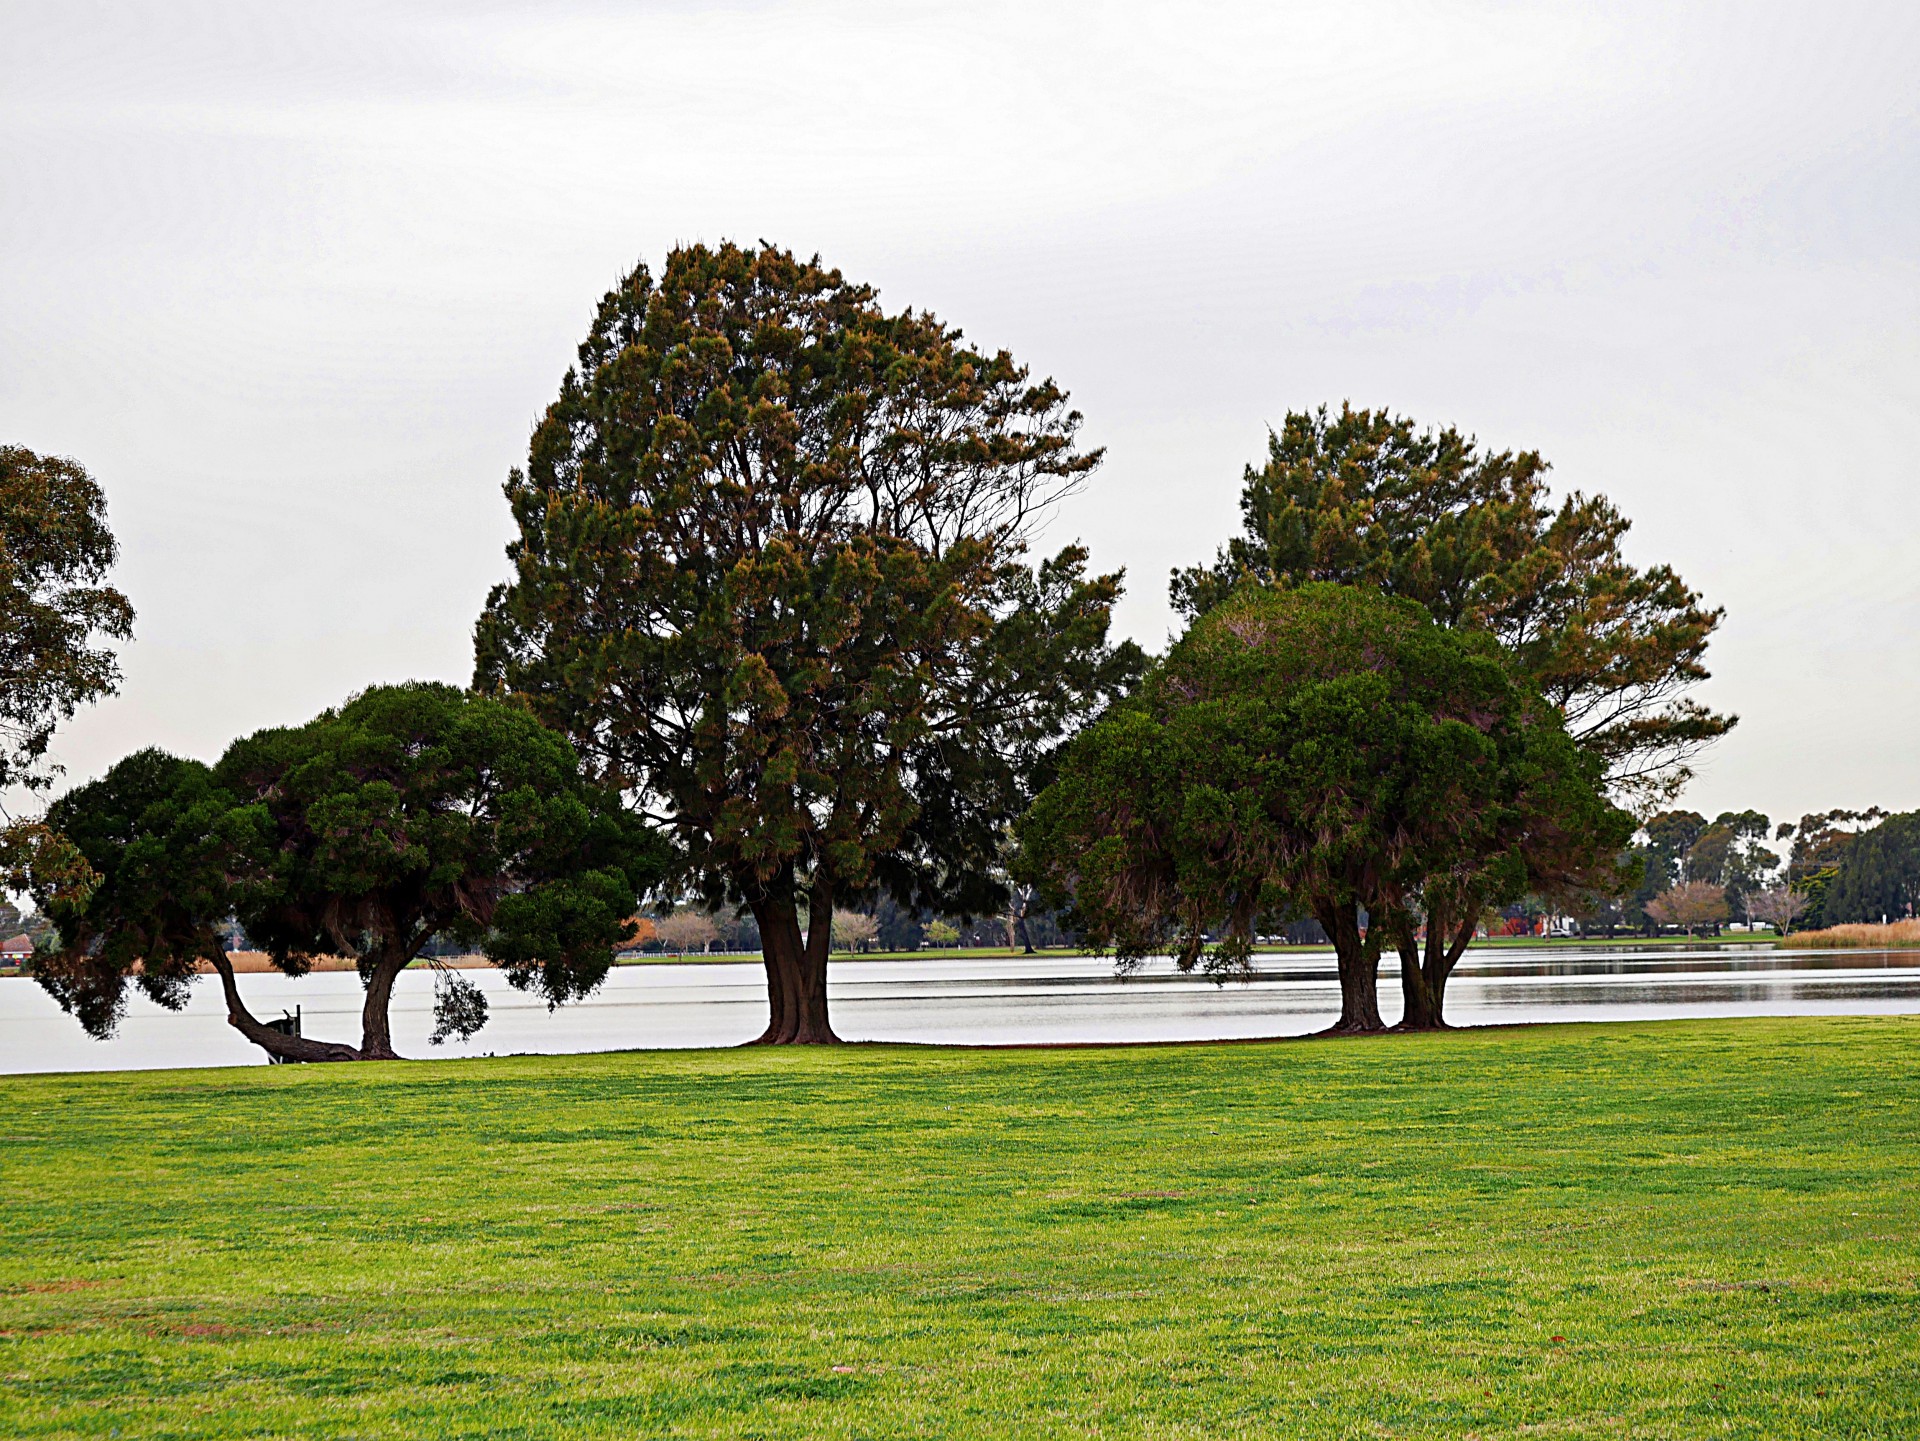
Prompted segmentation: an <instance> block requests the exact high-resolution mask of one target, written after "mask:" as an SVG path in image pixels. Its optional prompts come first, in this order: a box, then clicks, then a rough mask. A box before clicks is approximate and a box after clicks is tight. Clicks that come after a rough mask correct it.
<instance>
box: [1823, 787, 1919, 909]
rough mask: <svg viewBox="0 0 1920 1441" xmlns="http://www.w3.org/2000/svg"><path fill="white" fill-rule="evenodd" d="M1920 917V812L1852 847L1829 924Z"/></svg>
mask: <svg viewBox="0 0 1920 1441" xmlns="http://www.w3.org/2000/svg"><path fill="white" fill-rule="evenodd" d="M1912 915H1920V811H1908V812H1906V813H1905V814H1904V815H1894V816H1888V817H1887V818H1886V819H1885V820H1883V821H1881V822H1880V824H1879V825H1877V826H1875V827H1874V828H1873V829H1872V830H1869V831H1862V832H1861V833H1860V834H1859V835H1857V836H1855V837H1854V838H1853V840H1852V842H1851V843H1850V844H1849V845H1847V846H1846V848H1845V850H1844V852H1843V854H1842V856H1841V859H1840V873H1839V874H1838V875H1837V876H1836V877H1834V880H1833V885H1832V887H1831V889H1829V890H1828V892H1827V895H1826V907H1825V924H1827V925H1834V924H1838V923H1845V922H1848V921H1882V920H1899V919H1902V918H1904V917H1907V916H1912Z"/></svg>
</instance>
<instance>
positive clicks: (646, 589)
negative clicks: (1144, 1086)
mask: <svg viewBox="0 0 1920 1441" xmlns="http://www.w3.org/2000/svg"><path fill="white" fill-rule="evenodd" d="M1079 424H1080V417H1079V415H1078V414H1077V413H1076V412H1074V411H1072V410H1070V409H1069V408H1068V406H1067V397H1066V395H1065V394H1064V393H1063V392H1062V391H1061V390H1060V389H1058V388H1057V387H1056V386H1055V385H1053V383H1052V382H1051V381H1042V382H1037V383H1036V382H1033V381H1032V380H1031V379H1030V378H1029V376H1028V373H1027V371H1026V370H1025V369H1023V368H1022V367H1020V366H1019V365H1016V364H1015V363H1014V361H1013V360H1012V359H1011V358H1010V357H1009V356H1008V355H1007V354H1006V353H1005V352H1004V351H1002V352H989V351H985V350H981V349H978V348H976V347H974V346H971V345H969V344H967V343H966V342H965V341H964V339H963V337H962V336H961V335H960V333H959V332H958V331H955V330H952V329H950V328H948V327H947V326H945V325H943V324H941V323H940V322H939V321H937V320H935V319H934V318H933V317H932V316H930V315H927V314H925V313H923V312H914V311H911V310H908V311H901V312H898V313H893V314H890V313H888V312H887V311H885V310H883V309H882V308H881V306H880V305H879V304H878V302H877V301H876V299H875V294H874V292H873V291H872V290H871V289H870V288H868V287H866V286H862V285H857V284H854V283H852V282H849V281H847V280H845V279H843V278H842V277H841V275H840V274H839V272H837V271H833V270H829V269H825V268H823V267H822V266H821V264H820V263H819V261H818V260H817V259H816V260H811V261H803V260H798V259H796V258H795V257H794V256H792V255H791V254H788V253H787V252H784V251H781V250H778V249H775V248H772V247H768V246H763V247H762V248H759V249H748V248H741V247H738V246H734V245H731V244H728V245H722V246H720V247H718V248H717V249H709V248H707V247H705V246H688V247H683V248H680V249H676V250H674V251H673V252H672V253H671V254H669V255H668V257H667V261H666V264H665V266H664V267H663V268H662V270H661V273H660V274H659V276H658V277H657V278H656V277H655V276H654V275H653V274H652V273H651V272H650V271H648V270H647V269H646V268H645V267H641V268H639V269H636V270H635V271H634V272H633V273H632V274H631V275H629V276H628V277H627V278H626V279H625V280H623V281H622V282H621V283H620V285H619V286H618V287H616V288H615V289H614V290H613V291H612V292H610V293H609V294H608V295H607V297H606V298H605V300H604V301H602V303H601V306H600V310H599V314H598V316H597V317H596V319H595V321H594V324H593V328H592V332H591V333H590V334H589V335H588V337H587V339H586V341H585V343H584V344H583V345H582V346H581V348H580V357H579V365H578V368H577V369H576V370H573V371H571V372H569V373H568V375H567V377H566V379H565V380H564V382H563V383H562V385H561V388H560V395H559V398H558V399H557V400H556V401H555V402H554V403H553V405H552V406H551V407H549V409H548V410H547V413H546V415H545V417H544V419H543V420H542V421H541V423H540V424H539V426H538V427H537V429H536V430H535V432H534V436H533V441H532V445H531V448H530V452H529V457H528V465H527V468H526V470H525V471H524V472H522V471H518V470H516V471H514V472H513V473H512V475H511V476H510V477H509V479H508V481H507V485H506V492H507V498H508V500H509V501H510V502H511V504H512V508H513V515H514V519H515V521H516V522H517V524H518V527H519V536H518V539H516V540H515V541H514V542H513V544H512V545H511V546H510V547H509V549H508V553H509V556H510V557H511V559H512V562H513V567H514V575H513V579H512V581H511V582H510V583H509V584H507V585H504V586H501V587H500V588H498V589H497V590H496V591H495V592H494V593H493V595H492V596H491V597H490V598H489V600H488V603H487V607H486V610H485V612H484V614H483V615H482V617H481V619H480V622H479V625H478V628H477V635H476V649H477V661H476V669H477V684H478V685H479V686H481V687H482V688H489V689H496V690H499V691H503V692H512V693H517V694H519V695H522V696H524V697H526V699H527V700H528V702H529V703H530V704H531V705H532V706H533V708H534V709H535V711H536V713H537V714H539V715H540V716H541V717H542V718H544V719H546V720H548V721H549V722H550V723H552V724H553V725H555V726H557V727H558V728H560V729H561V730H563V731H565V732H566V733H567V734H568V735H569V736H571V737H572V738H573V740H574V742H575V744H576V745H578V746H579V747H580V750H581V752H582V754H583V755H585V756H586V757H588V758H589V759H590V761H591V762H592V764H593V765H594V766H595V768H596V770H597V772H598V773H599V775H600V776H601V777H602V778H603V779H605V780H606V781H607V782H608V783H609V784H612V785H616V786H618V787H620V788H621V789H622V790H623V791H624V792H625V793H627V794H628V795H629V796H630V797H632V798H633V799H634V801H635V803H636V804H637V805H639V806H640V807H641V808H642V809H643V810H644V812H645V813H646V814H647V815H648V816H649V817H650V818H651V819H652V821H653V822H654V823H655V824H656V825H657V826H658V827H659V828H660V829H661V831H662V833H663V834H665V835H667V836H668V837H670V838H671V840H672V842H673V844H674V849H675V853H676V856H677V868H678V869H677V875H676V877H675V881H676V885H677V886H678V887H679V888H681V889H682V891H683V892H684V893H688V894H692V895H694V896H696V897H697V898H698V899H699V900H700V901H701V902H702V903H703V904H704V905H706V906H707V907H709V908H712V909H721V908H726V907H741V908H744V909H747V910H750V911H751V912H752V914H753V917H754V919H755V921H756V922H757V924H758V926H759V931H760V938H761V949H762V954H763V957H764V960H765V964H766V974H767V984H768V993H769V1013H770V1014H769V1020H768V1024H767V1028H766V1031H765V1033H764V1035H763V1036H762V1038H761V1039H762V1040H764V1041H768V1042H827V1041H831V1040H833V1039H834V1034H833V1028H832V1024H831V1021H830V1018H829V1016H828V1010H827V989H826V976H827V961H828V955H829V952H830V948H831V945H832V918H833V914H834V908H835V907H836V905H838V906H845V905H847V904H849V903H851V902H854V901H856V900H859V899H871V898H874V897H876V896H891V897H892V898H894V899H895V900H897V901H898V902H900V903H901V904H902V905H904V906H907V907H909V908H913V909H919V908H923V907H924V908H929V909H933V910H935V911H938V912H942V913H972V914H986V913H990V912H992V911H993V910H996V909H998V907H999V904H1000V902H1001V898H1002V893H1001V890H1000V887H999V885H998V883H997V881H996V880H995V876H994V866H995V861H996V858H997V853H998V849H999V845H1000V841H1001V832H1002V828H1003V826H1004V825H1005V823H1006V822H1007V821H1008V820H1009V819H1011V817H1012V816H1013V815H1014V814H1017V813H1018V811H1019V809H1020V808H1021V807H1022V806H1023V805H1024V804H1025V801H1026V799H1027V791H1028V787H1029V777H1030V776H1031V774H1032V771H1033V767H1034V765H1035V763H1036V761H1037V760H1038V758H1039V757H1040V756H1041V755H1042V754H1043V753H1044V752H1045V751H1046V750H1047V749H1048V748H1049V747H1050V746H1051V745H1053V744H1054V743H1055V742H1056V740H1057V738H1058V737H1059V736H1060V735H1062V734H1063V733H1064V732H1066V731H1067V730H1069V729H1071V728H1072V727H1074V726H1076V725H1077V724H1079V723H1081V722H1082V721H1083V720H1085V719H1086V718H1088V717H1089V716H1090V715H1092V714H1094V713H1095V712H1097V710H1098V709H1099V708H1100V707H1101V706H1102V705H1103V704H1104V703H1105V701H1106V700H1107V699H1108V698H1109V697H1110V696H1112V695H1113V694H1116V693H1117V692H1119V691H1120V690H1122V689H1124V687H1125V686H1126V685H1127V684H1128V683H1129V682H1130V681H1131V679H1132V678H1133V676H1134V675H1135V674H1137V671H1138V664H1139V657H1138V652H1137V650H1135V649H1134V648H1133V647H1132V646H1131V645H1124V646H1120V647H1114V646H1111V645H1109V643H1108V640H1107V628H1108V618H1109V614H1110V612H1111V609H1112V605H1113V602H1114V600H1115V598H1116V597H1117V596H1118V594H1119V591H1120V577H1119V576H1118V575H1106V576H1089V575H1087V574H1086V555H1085V553H1084V552H1083V551H1082V550H1080V549H1078V548H1077V547H1069V548H1067V549H1065V550H1063V551H1061V552H1060V553H1059V554H1058V555H1056V556H1054V557H1053V558H1051V559H1049V560H1046V561H1044V562H1043V563H1041V564H1039V565H1038V566H1029V564H1028V563H1027V542H1028V539H1029V536H1030V534H1031V531H1032V527H1033V525H1034V522H1035V520H1036V518H1037V517H1038V516H1039V515H1040V513H1041V512H1042V511H1043V510H1044V509H1045V508H1046V507H1047V506H1048V505H1049V504H1050V503H1051V502H1053V501H1054V500H1056V499H1058V498H1059V497H1060V496H1062V495H1064V494H1065V493H1067V492H1068V491H1070V490H1071V489H1072V488H1073V487H1075V486H1076V485H1077V484H1079V483H1080V481H1081V480H1082V479H1083V477H1085V476H1086V475H1087V473H1088V472H1089V471H1090V470H1092V468H1093V467H1094V465H1095V463H1096V462H1097V460H1098V459H1099V454H1098V452H1084V451H1081V450H1079V449H1077V448H1076V443H1075V437H1076V433H1077V431H1078V429H1079ZM802 910H804V912H805V918H806V919H805V926H804V930H803V928H802V924H801V919H800V913H801V911H802Z"/></svg>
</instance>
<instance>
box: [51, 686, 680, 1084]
mask: <svg viewBox="0 0 1920 1441" xmlns="http://www.w3.org/2000/svg"><path fill="white" fill-rule="evenodd" d="M49 821H50V823H51V824H53V825H54V826H56V827H57V828H58V829H59V830H60V831H62V832H63V833H64V834H66V835H67V836H68V837H70V838H71V840H72V842H73V843H74V845H75V846H76V847H77V848H78V849H79V850H80V852H81V853H82V854H83V855H84V856H85V858H86V860H87V862H88V863H89V865H91V867H92V868H93V869H94V870H95V871H96V872H97V873H98V874H99V876H100V877H101V880H100V883H99V885H98V887H97V888H96V889H95V890H94V891H93V892H92V894H91V895H89V896H87V897H85V898H84V899H80V900H76V899H74V898H73V897H71V896H69V895H66V894H64V893H62V892H61V891H60V889H59V888H58V887H57V886H50V885H47V884H44V883H42V884H41V885H40V887H39V889H38V890H37V892H36V894H37V895H38V896H39V897H40V899H41V900H42V903H43V904H44V905H46V906H47V908H48V911H49V914H50V915H51V916H52V917H53V919H54V920H55V921H56V922H57V923H58V925H59V927H60V931H61V934H62V937H63V938H64V941H65V944H64V945H63V946H62V948H61V949H60V951H59V952H58V953H56V954H53V955H50V956H47V957H44V958H42V959H41V960H40V961H39V962H37V965H36V974H37V975H38V976H39V978H40V981H41V984H42V985H44V986H45V987H46V988H47V989H48V990H49V992H50V993H52V994H53V995H54V996H55V998H56V999H58V1000H59V1001H60V1003H61V1004H62V1005H63V1006H64V1007H66V1008H67V1009H68V1010H70V1011H72V1012H74V1014H75V1015H76V1016H78V1017H79V1019H80V1020H81V1023H82V1024H83V1025H85V1026H86V1027H87V1029H88V1030H89V1032H91V1033H92V1034H95V1035H103V1036H104V1035H107V1034H110V1033H111V1031H112V1029H113V1025H114V1023H115V1021H116V1020H117V1018H118V1017H119V1015H120V1013H121V1010H122V1008H123V1006H124V995H125V988H126V985H127V983H128V981H129V979H130V978H132V977H134V976H135V975H136V971H135V963H136V962H139V963H140V964H139V968H138V971H137V979H138V983H139V984H140V985H141V986H142V987H143V988H144V989H146V991H147V992H148V993H149V994H150V995H152V996H153V997H154V999H156V1000H158V1001H160V1002H161V1003H162V1004H166V1005H173V1006H178V1005H180V1004H182V1003H183V1002H184V999H185V994H186V991H185V988H186V985H187V983H188V981H189V980H190V978H191V977H192V975H193V973H194V968H195V965H196V964H197V963H198V962H200V961H203V960H204V961H207V962H209V963H210V964H212V965H214V966H215V967H216V969H219V970H220V971H221V973H222V979H223V982H224V983H225V984H226V987H227V993H228V1002H229V1008H230V1012H232V1013H233V1014H234V1016H235V1024H236V1025H239V1026H241V1028H242V1029H243V1030H245V1031H247V1032H248V1034H249V1035H250V1036H252V1037H253V1038H254V1039H256V1040H259V1041H260V1042H261V1043H262V1044H267V1045H270V1046H271V1045H277V1044H278V1042H275V1041H272V1040H271V1039H270V1038H266V1037H262V1036H257V1035H255V1033H254V1032H253V1031H252V1030H250V1029H249V1025H250V1018H249V1017H247V1016H246V1015H245V1013H244V1008H243V1007H241V1006H240V1004H239V1000H238V995H237V992H235V991H234V989H233V987H232V977H231V972H230V968H228V967H227V964H226V947H225V940H224V936H223V934H222V932H223V928H224V926H225V924H226V922H227V920H228V918H229V917H237V918H238V920H239V922H240V924H241V925H242V926H243V927H244V928H245V930H246V932H247V934H248V936H249V937H251V938H252V939H253V940H254V942H255V943H256V944H258V945H260V946H261V947H262V948H263V949H265V950H266V951H267V952H268V954H269V955H270V956H271V958H272V960H273V962H274V964H275V965H277V966H278V967H279V968H280V969H281V970H282V971H284V972H286V973H287V974H288V975H295V976H297V975H300V974H303V973H304V972H305V971H306V970H307V969H308V968H309V966H310V965H311V960H312V957H313V956H315V955H318V954H345V955H353V956H357V957H358V958H359V961H360V970H361V975H362V977H363V978H364V979H365V980H366V982H367V984H368V1002H367V1008H366V1013H365V1015H364V1017H363V1029H362V1037H361V1044H360V1046H359V1047H358V1051H359V1053H361V1054H367V1055H383V1054H391V1051H390V1042H389V1040H388V1031H387V996H388V993H389V990H390V987H391V985H392V981H393V977H394V976H395V975H396V974H397V973H398V972H399V971H400V970H401V969H402V968H404V967H405V966H406V965H407V964H408V963H409V962H410V961H411V960H412V959H414V957H416V956H418V955H420V954H421V953H422V951H423V950H424V948H425V946H426V944H427V942H428V941H429V940H431V939H432V938H433V937H434V936H436V935H441V936H448V937H452V938H454V939H456V940H459V941H462V942H466V943H471V944H478V945H479V947H480V948H481V949H482V950H483V951H485V953H486V954H487V955H488V956H490V957H491V958H492V959H493V960H494V961H495V962H496V963H497V964H498V965H500V966H501V967H502V968H504V969H505V971H506V973H507V977H508V979H509V980H510V981H511V982H512V983H513V984H514V985H516V986H519V987H522V988H524V989H532V990H536V991H537V992H539V993H540V994H542V995H544V996H545V997H546V998H547V999H548V1000H549V1001H550V1002H553V1003H556V1004H557V1003H559V1002H562V1001H566V1000H570V999H573V998H575V997H577V996H580V995H584V994H585V993H586V992H587V991H589V990H591V989H592V988H593V987H594V986H595V985H597V984H598V983H599V981H600V980H601V978H602V977H603V976H604V975H605V974H606V970H607V968H608V966H609V965H610V964H611V963H612V954H613V948H614V946H615V945H616V944H617V943H618V942H619V941H621V940H623V939H624V938H625V937H626V935H627V934H628V927H627V922H626V918H627V917H628V916H630V915H631V914H632V912H633V909H634V905H635V901H636V892H639V891H643V890H645V889H646V888H647V887H648V886H649V885H650V884H651V882H652V881H653V880H654V878H655V877H656V876H657V874H658V871H659V869H660V866H661V857H660V854H659V845H658V843H657V842H656V841H654V840H653V839H652V838H651V836H650V835H649V834H648V833H647V832H646V831H645V829H644V828H643V827H642V826H641V825H640V823H639V822H638V821H637V820H635V819H634V818H633V817H632V816H630V815H629V814H628V813H626V812H625V811H624V810H623V809H622V808H621V806H620V805H619V802H618V799H617V797H614V796H612V795H610V794H609V793H607V792H605V791H603V790H601V789H600V788H598V787H597V786H594V785H592V784H591V783H589V782H587V781H585V780H584V779H583V778H582V777H581V775H580V771H579V765H578V762H577V760H576V759H575V757H574V754H573V752H572V749H571V748H570V747H569V745H568V744H567V742H566V740H565V738H564V737H561V736H559V735H556V734H555V733H553V732H551V731H549V730H547V729H546V728H545V727H543V726H541V725H540V724H539V722H537V721H536V720H534V718H533V717H532V716H530V715H528V714H526V713H525V712H524V711H521V710H519V709H517V708H515V707H512V706H509V705H505V704H502V703H501V702H498V701H493V700H487V699H484V698H482V697H478V696H474V695H471V694H469V693H466V692H462V691H458V690H455V689H454V688H452V687H450V686H443V685H402V686H381V687H375V688H373V689H371V690H368V691H366V692H364V693H363V694H361V695H359V696H357V697H355V698H354V699H353V700H351V701H349V702H348V703H347V704H346V705H345V706H343V707H341V708H340V709H339V710H337V711H328V712H325V713H324V714H322V715H321V716H319V717H318V718H316V719H315V720H313V721H311V722H309V723H307V724H306V725H303V726H298V727H291V728H284V729H274V730H266V731H261V732H258V733H256V734H255V735H252V736H248V737H246V738H244V739H241V740H238V741H235V742H234V744H233V745H232V746H231V747H229V748H228V751H227V753H226V755H224V756H223V757H222V758H221V760H220V762H219V764H218V765H217V766H215V767H212V768H208V767H206V766H204V765H201V764H199V763H198V762H195V761H185V760H179V759H176V758H174V757H171V756H167V755H164V754H163V753H161V752H159V751H142V752H139V753H138V754H136V755H133V756H129V757H128V758H127V759H125V760H123V761H121V762H120V763H119V764H118V765H116V766H114V767H113V768H112V770H110V771H109V772H108V773H107V775H106V776H105V777H103V778H102V779H100V780H98V781H95V782H93V783H92V784H90V785H87V786H82V787H80V788H78V789H76V790H74V791H72V792H70V793H69V794H68V795H66V796H63V797H61V799H60V800H59V801H57V802H55V804H54V806H53V808H52V809H51V811H50V812H49ZM467 1009H468V1011H469V1012H471V1010H472V1007H470V1006H469V1007H468V1008H467ZM294 1049H296V1050H299V1049H302V1048H299V1047H296V1048H294ZM335 1049H336V1050H338V1049H342V1048H335ZM344 1049H347V1050H352V1049H353V1048H344ZM294 1058H295V1059H326V1058H327V1057H323V1056H321V1055H318V1054H313V1055H305V1054H302V1055H297V1056H295V1057H294Z"/></svg>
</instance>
